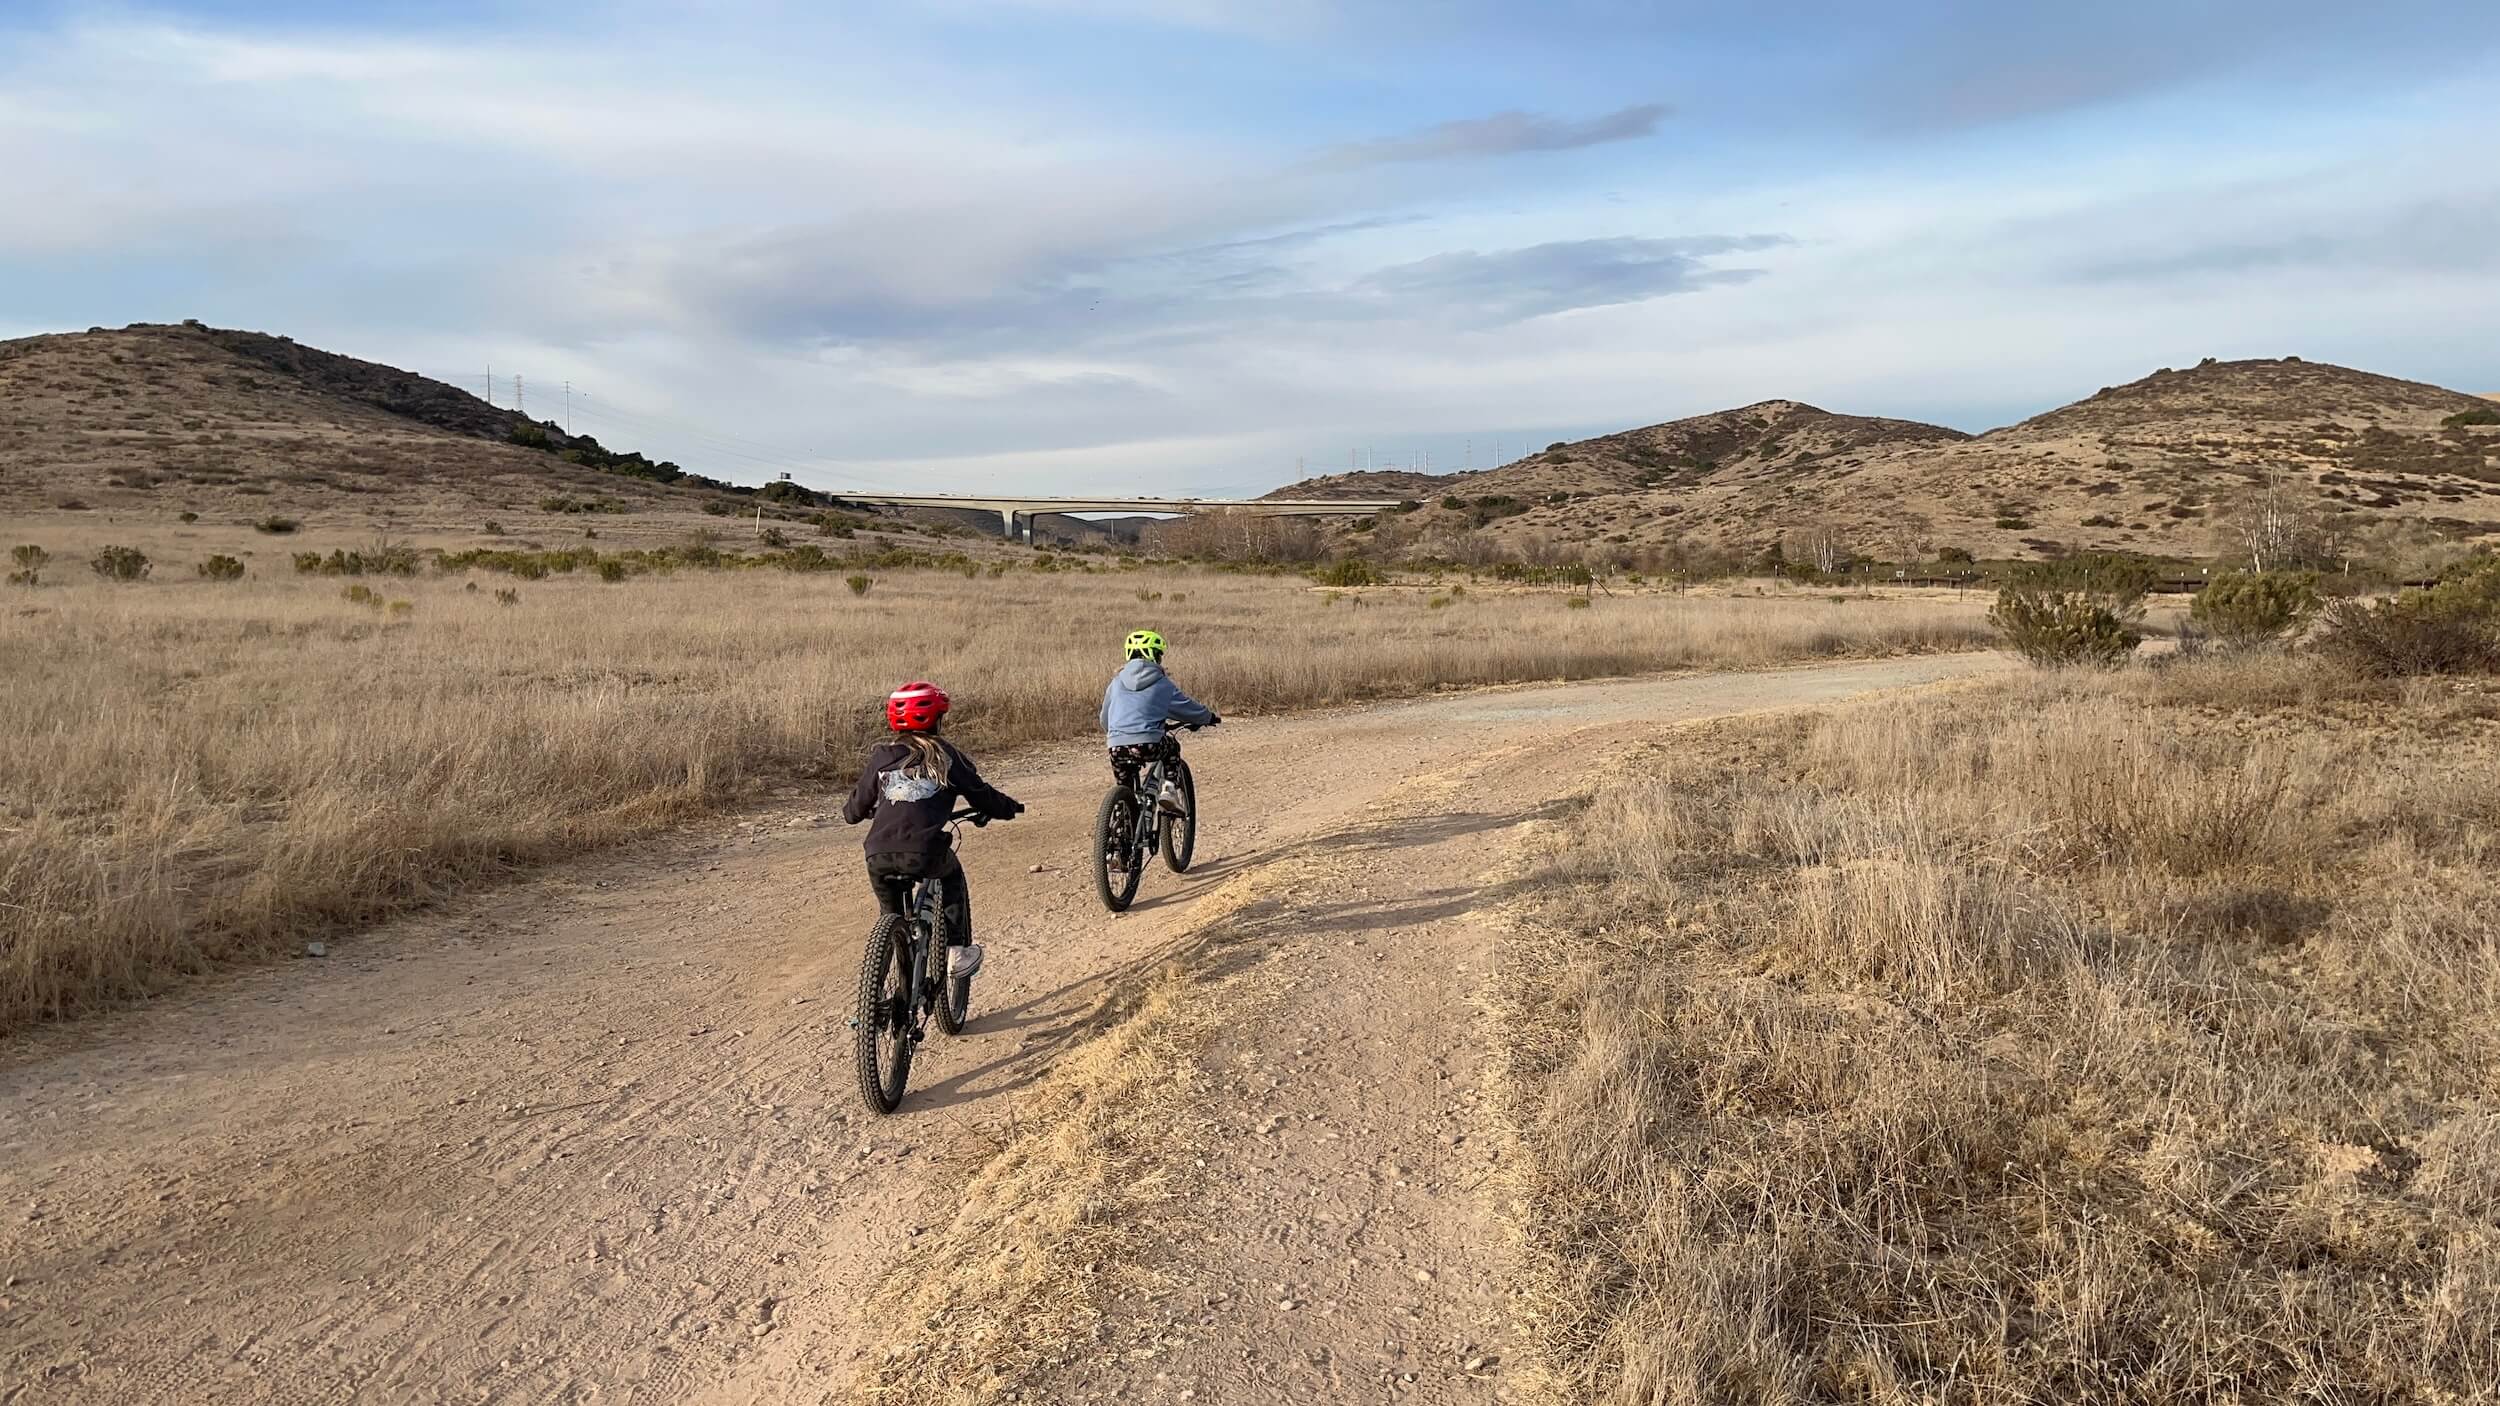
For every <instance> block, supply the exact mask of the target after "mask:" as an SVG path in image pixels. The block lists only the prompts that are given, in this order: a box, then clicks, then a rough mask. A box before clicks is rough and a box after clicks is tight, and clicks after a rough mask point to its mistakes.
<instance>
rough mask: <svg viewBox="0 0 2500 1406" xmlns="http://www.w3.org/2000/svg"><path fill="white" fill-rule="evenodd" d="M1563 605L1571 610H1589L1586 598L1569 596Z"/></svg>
mask: <svg viewBox="0 0 2500 1406" xmlns="http://www.w3.org/2000/svg"><path fill="white" fill-rule="evenodd" d="M1563 604H1564V605H1565V606H1566V607H1568V608H1570V609H1572V610H1586V609H1588V608H1589V598H1588V597H1587V596H1571V597H1569V598H1567V599H1565V600H1564V601H1563Z"/></svg>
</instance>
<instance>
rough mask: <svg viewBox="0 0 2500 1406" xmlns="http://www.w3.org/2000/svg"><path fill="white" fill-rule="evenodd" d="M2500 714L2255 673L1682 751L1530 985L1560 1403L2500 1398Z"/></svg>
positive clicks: (1576, 829) (2460, 699)
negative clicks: (2499, 892) (2499, 1171)
mask: <svg viewBox="0 0 2500 1406" xmlns="http://www.w3.org/2000/svg"><path fill="white" fill-rule="evenodd" d="M2496 720H2500V692H2495V691H2494V690H2493V689H2492V688H2491V687H2490V686H2489V685H2488V684H2479V685H2462V684H2460V685H2451V684H2447V683H2440V684H2436V685H2433V684H2427V683H2416V684H2413V685H2410V686H2379V685H2364V684H2361V683H2358V682H2355V681H2352V680H2349V679H2346V678H2342V677H2339V676H2337V675H2335V674H2334V673H2332V672H2331V671H2328V670H2326V669H2324V668H2323V667H2322V666H2320V665H2318V664H2316V663H2314V662H2312V661H2307V660H2289V659H2281V658H2257V659H2243V660H2236V661H2235V660H2229V659H2223V660H2218V661H2213V662H2210V663H2195V664H2184V663H2183V664H2181V665H2178V666H2175V667H2172V668H2169V669H2164V670H2151V669H2136V670H2133V671H2129V672H2126V673H2122V674H2117V675H2097V674H2084V675H2073V676H2046V677H2040V678H2033V679H2028V680H2025V681H2022V682H2019V683H2013V684H2006V685H1990V686H1984V687H1976V688H1967V689H1963V690H1958V691H1955V692H1952V693H1948V694H1945V695H1942V696H1937V697H1931V698H1927V699H1921V700H1917V701H1914V702H1909V703H1898V704H1889V705H1885V706H1882V707H1864V708H1855V709H1850V710H1845V711H1840V712H1834V713H1830V714H1827V715H1821V716H1813V717H1807V718H1803V719H1793V718H1792V719H1785V720H1776V721H1765V722H1743V723H1734V724H1727V725H1720V726H1717V727H1714V728H1711V729H1709V730H1707V731H1706V732H1698V733H1695V734H1693V735H1691V736H1690V737H1689V738H1688V739H1687V740H1686V741H1683V742H1679V743H1678V744H1676V745H1675V746H1674V747H1673V748H1671V749H1662V750H1660V751H1659V752H1657V754H1656V755H1655V756H1654V758H1653V759H1652V760H1650V761H1649V762H1647V763H1646V764H1644V765H1642V766H1639V767H1637V768H1635V769H1634V774H1631V775H1627V776H1624V777H1622V778H1620V779H1619V780H1618V781H1617V782H1615V783H1614V784H1612V785H1611V786H1610V787H1609V788H1608V789H1606V790H1605V791H1603V792H1602V793H1601V794H1600V795H1598V796H1597V797H1596V798H1595V799H1594V801H1593V802H1592V803H1591V806H1590V809H1589V811H1588V814H1587V815H1586V816H1585V817H1584V818H1583V819H1582V820H1580V821H1578V822H1576V823H1575V824H1573V825H1572V826H1571V827H1570V829H1571V832H1572V834H1573V835H1574V836H1575V837H1576V842H1575V844H1574V845H1573V846H1572V847H1571V848H1569V849H1567V850H1566V849H1557V850H1556V851H1555V852H1553V853H1552V854H1551V856H1550V857H1549V858H1548V860H1547V862H1546V865H1545V868H1544V870H1543V872H1542V874H1541V875H1540V880H1541V883H1540V886H1539V887H1538V889H1537V890H1536V897H1535V898H1534V899H1533V900H1532V903H1531V908H1532V910H1533V912H1534V917H1533V919H1532V920H1531V921H1532V922H1533V923H1534V924H1535V927H1536V932H1535V934H1534V940H1532V941H1529V940H1523V941H1522V942H1521V943H1520V944H1519V945H1518V946H1517V948H1516V949H1515V950H1518V951H1521V952H1531V951H1532V952H1535V953H1536V954H1538V960H1537V961H1536V962H1533V963H1523V964H1522V965H1521V966H1520V968H1519V969H1518V970H1517V971H1515V972H1513V973H1512V974H1511V979H1510V980H1509V981H1508V982H1507V983H1506V986H1505V994H1504V999H1505V1001H1506V1002H1507V1006H1508V1009H1507V1011H1506V1016H1507V1021H1506V1025H1505V1028H1506V1029H1508V1030H1510V1031H1511V1032H1512V1034H1513V1038H1514V1040H1515V1043H1514V1045H1513V1047H1512V1048H1511V1050H1510V1052H1509V1062H1510V1069H1511V1087H1512V1097H1513V1103H1512V1115H1513V1117H1514V1118H1515V1119H1516V1121H1517V1124H1518V1127H1519V1129H1520V1132H1521V1135H1522V1137H1523V1139H1524V1142H1525V1145H1526V1147H1527V1149H1528V1152H1529V1154H1530V1155H1529V1158H1528V1160H1529V1164H1530V1165H1529V1167H1528V1169H1527V1171H1526V1172H1525V1174H1524V1177H1523V1180H1522V1185H1521V1194H1522V1197H1523V1203H1524V1204H1525V1205H1526V1206H1527V1208H1528V1214H1527V1225H1526V1230H1527V1234H1526V1236H1525V1240H1526V1243H1527V1244H1528V1245H1529V1246H1530V1247H1531V1248H1530V1255H1531V1259H1532V1262H1533V1264H1534V1267H1535V1270H1536V1278H1537V1281H1538V1282H1537V1286H1536V1287H1537V1292H1538V1298H1539V1302H1540V1304H1541V1313H1542V1322H1541V1324H1540V1325H1539V1336H1540V1337H1541V1339H1542V1340H1543V1341H1544V1342H1545V1343H1546V1344H1547V1349H1548V1350H1547V1353H1546V1359H1547V1360H1546V1364H1545V1365H1546V1367H1547V1369H1548V1370H1549V1371H1550V1373H1551V1375H1552V1381H1551V1382H1550V1383H1549V1384H1550V1385H1552V1386H1554V1387H1556V1388H1558V1395H1559V1396H1560V1398H1561V1399H1565V1400H1571V1401H1579V1402H1602V1403H1609V1404H1610V1406H1614V1404H1617V1403H1620V1404H1622V1406H1629V1403H1635V1402H1637V1403H1644V1406H1648V1404H1650V1403H1660V1404H1663V1403H1693V1404H1694V1406H1699V1403H1705V1402H1724V1401H1791V1402H1797V1401H1843V1400H1846V1401H1866V1402H1912V1401H1916V1402H1943V1403H1965V1402H1967V1403H1980V1402H2006V1401H2076V1400H2109V1401H2147V1402H2150V1401H2250V1402H2255V1401H2289V1400H2306V1401H2356V1402H2357V1401H2376V1402H2397V1401H2408V1402H2446V1401H2465V1400H2489V1399H2491V1398H2490V1393H2491V1391H2492V1389H2493V1388H2492V1384H2493V1383H2494V1382H2495V1381H2500V1313H2495V1311H2494V1308H2493V1305H2494V1304H2495V1303H2500V1193H2496V1192H2495V1187H2496V1186H2500V1182H2496V1181H2495V1179H2494V1177H2493V1171H2492V1169H2493V1167H2494V1166H2495V1165H2500V906H2496V905H2495V903H2494V901H2493V882H2492V875H2493V874H2494V872H2495V870H2496V869H2500V798H2496V797H2500V793H2496V792H2495V790H2494V788H2493V786H2492V784H2491V780H2492V778H2493V777H2494V776H2495V775H2500V721H2496ZM1556 952H1560V953H1561V954H1563V958H1562V962H1561V967H1562V971H1561V973H1560V976H1559V979H1558V978H1557V974H1556V971H1555V965H1556V964H1555V962H1554V960H1553V956H1554V954H1555V953H1556Z"/></svg>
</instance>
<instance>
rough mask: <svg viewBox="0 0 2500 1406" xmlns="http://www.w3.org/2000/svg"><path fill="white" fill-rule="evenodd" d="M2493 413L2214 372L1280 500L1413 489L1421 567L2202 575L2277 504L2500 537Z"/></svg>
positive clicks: (1621, 440) (1579, 449)
mask: <svg viewBox="0 0 2500 1406" xmlns="http://www.w3.org/2000/svg"><path fill="white" fill-rule="evenodd" d="M2491 418H2492V417H2491V415H2490V406H2489V404H2488V402H2487V401H2485V400H2483V399H2482V398H2480V397H2476V396H2468V395H2464V394H2461V393H2459V392H2455V391H2449V390H2443V389H2441V388H2439V387H2436V386H2428V385H2423V384H2420V383H2418V382H2412V381H2402V380H2397V379H2394V378H2392V377H2386V376H2377V375H2372V374H2370V373H2368V372H2363V371H2354V370H2349V369H2347V368H2344V367H2339V366H2328V365H2323V364H2319V363H2313V362H2303V361H2299V360H2297V359H2285V360H2282V361H2235V362H2207V363H2205V364H2202V365H2199V366H2195V367H2191V368H2188V369H2185V370H2169V369H2164V370H2161V371H2157V372H2154V373H2153V374H2152V375H2150V376H2147V377H2145V378H2143V379H2142V380H2139V381H2134V382H2131V383H2129V384H2127V385H2123V386H2113V387H2109V388H2106V389H2104V390H2102V391H2100V392H2099V393H2097V394H2095V395H2093V396H2092V397H2090V398H2089V399H2086V400H2083V401H2079V402H2077V403H2075V404H2073V405H2069V406H2065V407H2062V408H2060V409H2057V410H2052V411H2049V412H2047V413H2045V414H2042V415H2038V416H2035V417H2033V418H2031V419H2028V420H2025V421H2023V422H2021V423H2019V424H2015V425H2009V426H2006V427H2004V428H2002V429H1997V430H1992V431H1989V432H1988V433H1986V434H1983V435H1968V434H1964V433H1962V432H1960V431H1957V430H1951V429H1946V428H1944V427H1942V426H1937V425H1924V424H1918V423H1915V422H1911V421H1903V420H1883V419H1868V418H1862V417H1858V416H1850V415H1835V414H1831V413H1829V412H1827V411H1824V410H1820V409H1817V408H1815V407H1813V406H1810V405H1802V404H1799V403H1797V402H1794V401H1766V402H1763V403H1761V404H1758V405H1750V406H1746V407H1744V408H1742V409H1738V410H1727V411H1720V412H1717V413H1715V414H1709V415H1700V416H1694V417H1692V418H1689V419H1684V420H1675V421H1670V422H1668V423H1665V424H1661V425H1653V426H1650V427H1648V428H1646V429H1639V430H1631V431H1626V432H1624V433H1621V434H1612V435H1605V436H1601V437H1599V438H1596V439H1588V440H1581V441H1577V442H1574V443H1567V444H1557V445H1554V446H1553V447H1551V448H1549V449H1547V450H1545V451H1544V452H1542V453H1538V454H1533V455H1530V456H1528V457H1526V458H1524V459H1520V460H1518V461H1516V462H1513V463H1510V464H1506V465H1503V466H1502V467H1500V468H1497V469H1489V470H1484V471H1480V472H1476V473H1466V474H1448V475H1422V474H1353V475H1336V476H1332V477H1325V478H1318V479H1312V480H1308V481H1306V482H1303V483H1298V484H1294V485H1291V486H1289V487H1287V488H1283V489H1279V490H1277V493H1278V495H1279V496H1285V495H1291V496H1296V497H1299V496H1305V495H1318V496H1325V495H1328V494H1331V493H1335V494H1340V495H1346V496H1352V495H1354V494H1356V493H1380V492H1395V493H1400V494H1403V495H1405V496H1407V497H1409V498H1410V499H1412V500H1413V501H1415V502H1416V503H1417V504H1418V505H1419V506H1418V509H1417V511H1415V512H1413V513H1411V514H1407V515H1404V516H1402V517H1399V518H1396V519H1389V520H1384V521H1383V522H1382V523H1381V524H1380V525H1379V526H1378V527H1377V528H1375V529H1374V531H1376V532H1386V533H1387V534H1388V536H1387V537H1386V538H1385V539H1382V540H1386V541H1393V542H1394V543H1395V544H1396V545H1397V547H1398V549H1399V550H1404V551H1409V552H1414V553H1420V554H1427V555H1440V556H1444V557H1450V558H1454V559H1469V558H1471V557H1478V556H1483V555H1486V554H1487V553H1489V552H1507V553H1511V554H1526V555H1529V556H1531V557H1534V556H1537V555H1547V556H1552V555H1558V554H1559V555H1570V556H1580V555H1585V554H1588V553H1591V552H1595V553H1601V554H1604V553H1612V554H1614V555H1618V556H1625V557H1627V558H1630V559H1635V560H1637V559H1639V558H1640V557H1641V555H1642V554H1644V553H1654V552H1655V551H1656V550H1657V549H1659V548H1663V547H1668V546H1677V545H1680V546H1684V547H1707V548H1715V549H1722V550H1728V551H1733V552H1735V553H1737V554H1739V555H1743V556H1757V555H1759V554H1760V553H1762V552H1763V551H1765V550H1766V549H1767V548H1769V547H1771V546H1772V545H1774V544H1785V545H1786V546H1787V547H1788V549H1789V551H1788V555H1789V556H1790V557H1791V558H1794V557H1796V556H1797V555H1798V554H1799V547H1800V545H1801V543H1802V542H1803V541H1804V540H1805V539H1808V538H1819V539H1823V540H1824V541H1825V542H1827V543H1828V544H1829V545H1831V546H1836V547H1837V548H1839V549H1840V550H1842V551H1844V552H1846V553H1849V554H1854V555H1860V556H1872V557H1878V558H1881V559H1883V560H1886V561H1893V562H1907V563H1913V564H1914V563H1915V562H1917V561H1919V560H1924V559H1926V558H1927V556H1928V554H1930V553H1933V552H1934V551H1936V550H1937V549H1939V548H1942V547H1951V548H1958V549H1960V550H1962V551H1965V552H1969V553H1972V554H1975V555H1977V556H1979V557H1982V558H2023V557H2041V556H2054V555H2059V554H2062V553H2064V552H2067V551H2072V550H2077V549H2093V550H2114V551H2128V552H2135V553H2141V554H2147V555H2153V556H2168V557H2178V558H2188V559H2195V558H2202V557H2206V556H2208V555H2211V554H2214V553H2216V552H2217V551H2218V550H2219V549H2220V548H2221V545H2222V544H2223V543H2224V542H2225V541H2227V540H2228V537H2229V530H2228V529H2229V520H2230V519H2231V518H2232V516H2233V514H2234V513H2235V512H2237V511H2238V510H2239V504H2240V503H2241V502H2242V501H2243V500H2245V499H2246V498H2248V497H2250V496H2251V495H2252V494H2257V493H2273V494H2275V495H2277V496H2278V497H2279V499H2280V500H2281V501H2282V502H2283V503H2285V504H2287V505H2289V506H2290V507H2291V508H2292V509H2294V510H2297V511H2299V512H2301V513H2303V514H2308V515H2314V516H2315V517H2317V518H2318V519H2320V520H2321V521H2322V522H2323V523H2324V524H2325V525H2326V526H2327V527H2328V528H2329V529H2330V531H2329V533H2328V534H2327V536H2328V537H2330V538H2331V539H2332V541H2333V542H2334V543H2335V544H2336V545H2337V546H2338V547H2339V548H2340V549H2342V550H2345V551H2349V552H2354V553H2370V552H2376V553H2379V554H2382V555H2385V554H2390V553H2392V552H2393V551H2394V550H2395V549H2396V548H2397V546H2398V545H2399V544H2400V543H2418V542H2420V541H2426V540H2431V539H2441V540H2446V541H2449V542H2454V543H2466V542H2472V541H2475V540H2477V539H2486V538H2491V537H2494V536H2500V423H2492V422H2491Z"/></svg>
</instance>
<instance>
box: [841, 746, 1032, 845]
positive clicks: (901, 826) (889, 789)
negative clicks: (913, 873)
mask: <svg viewBox="0 0 2500 1406" xmlns="http://www.w3.org/2000/svg"><path fill="white" fill-rule="evenodd" d="M938 745H939V746H941V747H943V748H945V749H946V784H945V785H944V786H942V787H932V786H931V785H930V784H929V783H928V782H927V781H926V780H925V779H923V778H919V777H915V776H912V775H910V774H909V768H910V765H911V763H912V762H913V761H914V760H915V759H916V758H917V757H918V755H919V754H918V753H917V752H915V751H913V750H912V748H911V745H910V744H909V743H905V742H896V741H888V742H880V743H878V744H877V745H876V746H874V747H871V748H869V749H868V764H867V765H866V766H864V767H862V768H860V773H859V784H858V785H856V786H854V787H852V788H851V796H850V799H849V800H846V801H844V802H843V803H842V823H843V824H845V825H857V824H858V823H859V822H861V821H863V820H867V819H868V818H869V817H871V816H874V817H876V819H875V821H874V822H873V823H872V824H870V825H869V827H868V839H867V842H866V844H865V846H864V848H865V849H866V850H867V851H868V853H870V854H872V855H885V854H894V855H917V856H920V857H922V858H924V859H927V858H933V857H935V856H936V855H939V854H942V853H944V852H945V850H946V848H947V846H948V845H949V844H951V843H952V842H953V837H952V836H950V835H948V834H947V833H946V817H947V816H948V815H949V814H950V813H952V812H953V810H954V809H955V799H956V797H958V796H960V797H962V798H963V799H965V800H967V801H970V802H971V803H972V808H973V809H974V810H976V811H979V812H980V813H981V814H983V815H986V816H989V817H990V818H992V819H994V820H1013V819H1014V818H1015V817H1016V816H1017V815H1019V814H1021V813H1022V812H1023V810H1024V807H1023V806H1022V805H1021V804H1019V803H1018V802H1017V801H1016V799H1015V798H1014V797H1012V796H1010V795H1008V794H1007V793H1006V792H1004V791H1001V790H999V789H998V788H997V787H995V786H992V785H991V784H990V783H988V782H986V781H984V780H982V779H981V773H980V772H979V771H978V770H977V769H975V768H974V766H973V765H972V758H970V757H967V756H965V755H964V754H963V753H962V752H960V751H958V750H956V747H955V744H953V743H951V742H948V741H946V740H944V739H943V738H940V739H938Z"/></svg>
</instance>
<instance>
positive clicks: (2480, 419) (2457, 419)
mask: <svg viewBox="0 0 2500 1406" xmlns="http://www.w3.org/2000/svg"><path fill="white" fill-rule="evenodd" d="M2439 423H2441V424H2443V425H2445V426H2447V427H2448V428H2449V429H2452V430H2461V429H2464V428H2465V427H2466V426H2468V425H2500V407H2495V408H2493V409H2490V410H2460V411H2458V412H2457V413H2456V414H2454V415H2451V416H2449V417H2448V418H2446V419H2444V420H2442V421H2440V422H2439Z"/></svg>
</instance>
